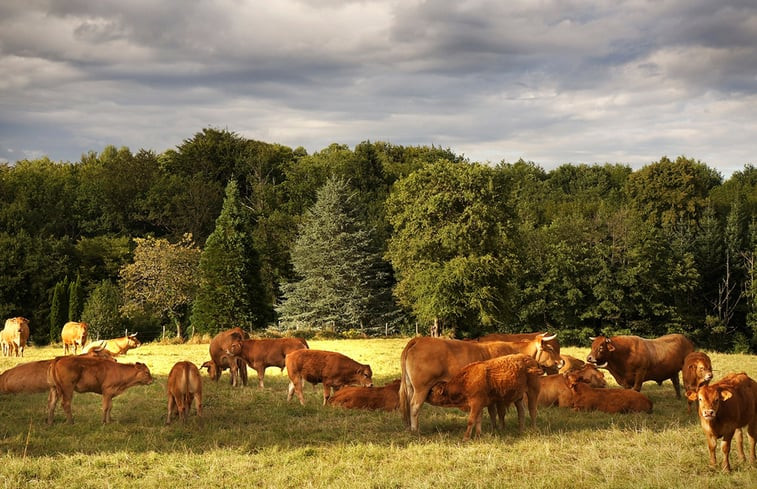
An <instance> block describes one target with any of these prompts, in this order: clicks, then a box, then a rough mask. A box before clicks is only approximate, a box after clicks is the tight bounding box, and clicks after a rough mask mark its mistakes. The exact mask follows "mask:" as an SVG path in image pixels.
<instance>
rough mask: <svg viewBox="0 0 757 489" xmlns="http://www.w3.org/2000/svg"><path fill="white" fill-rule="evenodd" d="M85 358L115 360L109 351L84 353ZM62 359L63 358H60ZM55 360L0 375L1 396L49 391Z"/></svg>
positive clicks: (24, 366)
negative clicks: (50, 374)
mask: <svg viewBox="0 0 757 489" xmlns="http://www.w3.org/2000/svg"><path fill="white" fill-rule="evenodd" d="M79 356H84V357H89V358H104V359H106V360H111V361H114V362H115V360H113V357H111V356H110V354H109V353H108V352H107V351H104V350H97V349H93V350H90V351H89V352H87V353H83V354H82V355H79ZM58 358H61V357H58ZM52 362H53V360H37V361H35V362H27V363H21V364H18V365H16V366H15V367H12V368H9V369H8V370H6V371H5V372H3V373H2V374H0V394H19V393H30V394H31V393H37V392H45V391H47V390H49V388H50V384H48V378H47V370H48V369H49V368H50V364H51V363H52Z"/></svg>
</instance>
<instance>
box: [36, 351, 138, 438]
mask: <svg viewBox="0 0 757 489" xmlns="http://www.w3.org/2000/svg"><path fill="white" fill-rule="evenodd" d="M152 380H153V379H152V375H150V370H149V369H148V368H147V365H145V364H143V363H136V364H123V363H116V362H113V361H109V360H106V359H102V358H89V357H86V356H81V355H80V356H73V357H59V358H56V359H54V360H53V361H52V363H51V364H50V368H49V369H48V384H50V395H49V397H48V403H47V423H48V424H52V423H53V416H54V414H55V407H56V405H57V404H58V399H61V400H62V401H61V404H62V405H63V411H65V413H66V419H67V420H68V422H69V423H73V422H74V419H73V416H72V414H71V399H72V398H73V395H74V392H95V393H97V394H101V395H102V396H103V404H102V406H103V423H109V422H110V420H111V418H110V410H111V408H112V406H113V403H112V400H113V398H114V397H116V396H117V395H119V394H121V393H122V392H123V391H125V390H126V389H128V388H129V387H132V386H135V385H148V384H151V383H152Z"/></svg>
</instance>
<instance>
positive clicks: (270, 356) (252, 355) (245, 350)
mask: <svg viewBox="0 0 757 489" xmlns="http://www.w3.org/2000/svg"><path fill="white" fill-rule="evenodd" d="M306 348H309V346H308V342H307V341H305V340H304V339H302V338H267V339H259V340H244V341H242V351H241V353H240V354H239V356H240V357H242V358H243V359H244V361H245V362H247V365H249V366H250V367H251V368H252V369H253V370H255V371H256V372H257V373H258V387H260V388H261V389H262V388H263V379H264V378H265V369H266V368H268V367H279V368H280V369H281V370H282V371H283V370H284V366H285V363H284V358H285V357H286V356H287V355H288V354H289V353H291V352H293V351H295V350H302V349H306ZM245 368H246V367H245Z"/></svg>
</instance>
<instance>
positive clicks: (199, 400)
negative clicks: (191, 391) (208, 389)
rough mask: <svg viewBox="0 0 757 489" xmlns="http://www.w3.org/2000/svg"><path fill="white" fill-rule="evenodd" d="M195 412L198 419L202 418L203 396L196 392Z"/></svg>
mask: <svg viewBox="0 0 757 489" xmlns="http://www.w3.org/2000/svg"><path fill="white" fill-rule="evenodd" d="M195 411H197V417H198V418H201V417H202V394H200V393H199V392H195Z"/></svg>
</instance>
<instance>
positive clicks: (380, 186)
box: [0, 128, 757, 351]
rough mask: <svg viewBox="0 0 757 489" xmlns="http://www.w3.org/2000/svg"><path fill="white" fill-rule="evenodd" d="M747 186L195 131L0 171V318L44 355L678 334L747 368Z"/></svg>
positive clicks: (675, 175) (693, 171) (750, 184)
mask: <svg viewBox="0 0 757 489" xmlns="http://www.w3.org/2000/svg"><path fill="white" fill-rule="evenodd" d="M756 211H757V170H755V168H754V167H753V166H751V165H745V167H744V168H743V170H741V171H737V172H735V173H734V174H732V175H731V176H730V177H729V178H728V179H727V180H724V179H723V177H722V176H721V175H720V174H719V173H718V172H717V171H716V170H714V169H712V168H710V167H708V166H707V165H706V164H705V163H702V162H700V161H697V160H694V159H691V158H687V157H683V156H680V157H677V158H676V159H675V160H671V159H669V158H667V157H662V158H661V159H660V160H659V161H657V162H653V163H650V164H648V165H646V166H645V167H643V168H641V169H639V170H632V169H631V168H630V167H629V166H627V165H622V164H604V165H574V164H565V165H562V166H559V167H557V168H555V169H553V170H549V171H547V170H544V169H543V168H541V167H540V166H539V165H537V164H535V163H533V162H528V161H523V160H520V161H517V162H514V163H509V162H504V161H503V162H500V163H498V164H482V163H477V162H471V161H469V160H468V159H467V158H465V157H464V155H457V154H454V153H453V152H452V151H450V150H449V149H444V148H439V147H434V146H431V147H428V146H418V147H416V146H408V147H406V146H398V145H393V144H390V143H387V142H369V141H366V142H363V143H360V144H358V145H356V146H355V147H354V148H349V147H348V146H345V145H339V144H332V145H331V146H329V147H327V148H325V149H323V150H321V151H317V152H315V153H313V154H308V152H307V151H305V150H304V149H303V148H295V149H292V148H289V147H286V146H282V145H278V144H270V143H265V142H260V141H254V140H249V139H246V138H243V137H241V136H239V135H237V134H236V133H234V132H230V131H228V130H219V129H213V128H206V129H203V130H202V131H201V132H198V133H197V134H195V135H194V136H193V137H192V138H189V139H186V140H184V141H183V142H182V144H180V145H179V146H177V147H176V149H173V150H169V151H166V152H164V153H160V154H158V153H155V152H154V151H151V150H145V149H142V150H139V151H138V152H136V153H133V152H132V151H131V150H129V149H128V148H115V147H112V146H109V147H106V148H105V149H104V150H103V151H102V152H100V153H97V152H90V153H88V154H86V155H83V156H82V158H81V160H80V161H78V162H54V161H51V160H49V159H47V158H40V159H36V160H22V161H18V162H15V163H14V164H3V165H0V314H2V315H3V316H0V317H13V316H25V317H28V318H29V319H30V321H31V329H32V339H33V341H34V342H36V343H38V344H44V343H47V342H50V341H57V340H58V336H59V331H60V327H61V326H62V324H63V323H64V322H65V321H66V320H85V321H87V322H89V323H90V327H91V328H92V331H93V333H94V335H95V336H102V337H106V336H109V335H113V334H119V335H120V334H123V330H130V331H134V330H138V331H140V337H143V338H148V339H149V338H155V337H158V336H160V335H166V334H171V335H177V336H182V337H185V338H186V337H187V336H190V335H192V334H214V333H215V332H217V331H219V330H221V329H225V328H227V327H231V326H243V327H245V328H246V329H249V330H264V329H272V330H276V331H279V332H284V331H286V330H290V329H297V330H298V331H299V332H305V331H319V332H321V333H333V334H342V335H352V334H355V335H357V334H359V335H363V334H384V333H386V332H389V331H391V332H395V333H396V332H401V333H408V334H414V333H415V332H416V331H419V332H422V333H427V334H428V333H431V334H454V335H455V336H457V337H472V336H477V335H480V334H482V333H486V332H494V331H500V332H520V331H531V330H546V329H548V330H550V331H557V332H559V333H560V335H561V339H562V341H563V342H565V343H566V344H571V343H572V344H585V343H586V341H587V337H588V336H591V335H596V334H600V333H602V334H638V335H641V336H647V337H653V336H659V335H662V334H666V333H669V332H683V333H685V334H687V335H688V336H689V337H691V338H692V339H693V340H694V341H695V342H696V343H697V345H698V346H700V347H702V348H713V349H718V350H724V351H725V350H730V351H755V350H757V284H755V280H754V279H755V268H754V257H755V248H756V247H757V225H756V224H755V214H756Z"/></svg>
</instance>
